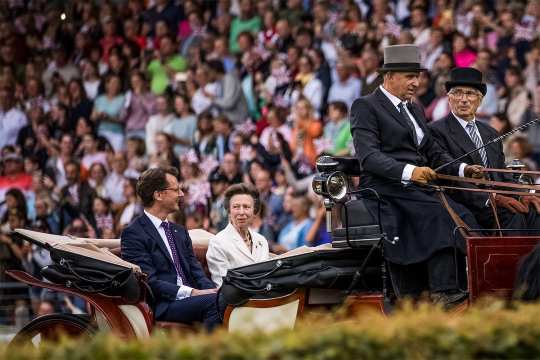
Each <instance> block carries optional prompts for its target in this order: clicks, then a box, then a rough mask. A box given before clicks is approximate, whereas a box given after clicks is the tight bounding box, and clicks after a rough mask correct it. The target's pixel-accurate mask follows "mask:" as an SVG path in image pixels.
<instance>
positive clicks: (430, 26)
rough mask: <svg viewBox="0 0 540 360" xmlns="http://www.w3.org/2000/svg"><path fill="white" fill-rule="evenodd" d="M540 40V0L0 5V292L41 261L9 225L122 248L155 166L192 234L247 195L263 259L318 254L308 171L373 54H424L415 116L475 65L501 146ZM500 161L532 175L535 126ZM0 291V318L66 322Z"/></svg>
mask: <svg viewBox="0 0 540 360" xmlns="http://www.w3.org/2000/svg"><path fill="white" fill-rule="evenodd" d="M539 34H540V1H539V0H529V1H514V0H513V1H504V0H493V1H470V0H464V1H453V0H438V1H421V0H393V1H392V0H374V1H365V0H337V1H325V0H258V1H251V0H184V1H175V0H111V1H88V0H73V1H45V0H28V1H23V0H5V1H1V2H0V171H1V172H0V204H1V206H0V223H1V224H0V285H1V284H2V283H7V282H9V281H10V280H9V279H8V278H7V277H6V275H4V269H6V268H24V269H25V270H27V271H30V272H32V273H34V274H35V275H36V276H39V274H38V271H37V269H39V268H40V267H42V266H43V265H44V264H46V263H47V262H48V261H49V259H48V256H47V254H46V253H44V252H42V251H41V250H40V249H38V248H36V247H33V246H31V245H29V244H23V243H19V242H18V241H17V240H16V239H14V238H12V236H11V235H10V234H11V229H14V228H17V227H26V228H30V229H35V230H39V231H45V232H48V233H51V234H71V235H75V236H82V237H101V238H115V237H119V235H120V232H121V231H122V228H123V227H125V226H126V225H127V224H129V222H130V221H131V220H132V219H133V218H134V217H135V216H137V215H138V214H139V213H141V211H142V207H141V205H140V203H139V202H138V200H137V197H136V194H135V184H136V179H137V177H138V175H139V174H140V173H141V172H142V171H144V170H145V169H147V168H149V167H157V166H164V165H172V166H174V167H177V168H179V169H180V173H181V178H182V179H181V182H182V186H183V190H184V193H185V198H184V206H183V207H182V211H181V212H179V213H178V214H175V219H174V220H175V221H176V222H178V223H182V224H185V225H186V226H187V228H188V229H191V228H204V229H207V230H209V231H211V232H217V231H219V230H221V229H223V228H224V227H225V226H226V224H227V214H226V213H225V212H224V209H223V193H224V190H225V189H226V188H227V187H228V186H229V185H230V184H233V183H237V182H247V183H252V184H254V185H255V187H256V188H257V189H258V191H259V192H260V194H261V198H262V200H263V204H264V206H263V208H262V211H261V212H260V214H258V217H257V220H256V223H255V224H254V227H255V228H256V229H257V230H258V231H259V232H260V233H262V234H263V235H264V236H265V237H266V238H267V239H268V240H269V242H270V244H271V250H272V251H273V252H283V251H286V250H290V249H292V248H294V247H297V246H301V245H319V244H322V243H325V242H328V241H329V238H328V235H327V233H326V229H325V224H324V221H323V219H324V207H323V206H322V204H321V202H320V200H319V199H317V197H316V196H314V195H313V194H312V193H311V192H310V189H311V176H312V175H313V173H314V171H315V170H314V164H315V159H316V158H317V156H318V155H319V154H321V153H327V154H333V155H354V149H353V146H352V138H351V134H350V128H349V122H348V111H349V108H350V106H351V104H352V102H353V101H354V100H355V99H356V98H358V97H359V96H362V95H366V94H369V93H370V92H372V91H373V90H374V89H375V88H376V87H377V86H378V85H380V84H381V82H382V77H381V76H380V75H379V74H378V73H377V69H378V67H379V65H380V64H381V62H382V49H383V48H384V46H386V45H391V44H406V43H415V44H416V45H418V46H419V47H420V49H421V51H422V63H423V66H424V67H426V68H427V69H428V70H429V71H428V72H426V73H422V76H421V82H420V88H419V91H418V96H417V101H418V102H419V103H420V104H422V105H423V106H424V109H425V112H426V115H427V118H428V119H429V121H437V120H438V119H440V118H442V117H444V116H446V115H447V114H448V112H449V108H448V102H447V97H446V92H445V89H444V83H445V81H447V80H448V78H449V72H450V70H451V69H452V68H453V67H456V66H457V67H460V66H473V67H475V68H477V69H478V70H480V71H481V72H482V73H483V74H484V80H485V82H487V86H488V91H487V94H486V96H485V98H484V100H483V103H482V106H481V108H480V109H479V114H478V118H479V119H480V120H482V121H486V122H489V123H490V124H491V125H492V126H493V127H494V128H496V129H497V130H498V131H499V132H500V133H501V134H503V133H505V132H507V131H509V130H511V129H512V128H515V127H517V126H519V125H520V124H522V123H523V122H526V121H528V120H530V119H532V118H534V117H535V116H536V114H538V113H539V112H540V36H539ZM505 153H506V155H507V158H508V159H509V160H511V159H514V158H519V159H521V160H522V161H524V162H525V163H526V164H527V165H528V166H529V168H531V169H536V168H537V167H538V165H537V164H538V163H540V126H533V127H530V128H529V129H528V130H527V132H523V133H519V134H517V135H515V136H512V137H510V138H508V139H507V140H506V141H505ZM0 292H1V294H0V295H2V296H0V297H1V298H2V300H0V323H6V322H9V321H11V320H12V319H10V318H9V316H8V314H13V309H16V311H15V312H16V313H18V316H19V318H22V319H24V316H27V315H28V316H29V315H30V314H31V313H33V314H37V313H47V312H50V311H52V309H54V308H57V307H59V306H61V307H64V308H67V309H68V310H69V311H72V312H73V311H75V312H76V311H78V310H77V309H79V308H78V307H77V306H78V305H77V304H76V303H73V301H70V299H69V298H66V299H61V300H58V299H56V298H55V295H54V294H46V293H42V292H41V291H39V290H33V291H32V293H31V294H30V298H31V301H30V302H29V303H30V304H31V307H25V306H24V303H25V300H24V297H21V296H20V294H21V292H23V293H24V292H27V290H26V289H17V288H16V287H15V288H8V287H0ZM21 321H22V320H21Z"/></svg>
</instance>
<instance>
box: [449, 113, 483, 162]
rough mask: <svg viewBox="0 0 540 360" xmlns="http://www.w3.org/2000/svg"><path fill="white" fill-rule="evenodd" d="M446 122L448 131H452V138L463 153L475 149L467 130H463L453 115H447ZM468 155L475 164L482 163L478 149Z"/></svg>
mask: <svg viewBox="0 0 540 360" xmlns="http://www.w3.org/2000/svg"><path fill="white" fill-rule="evenodd" d="M447 124H448V128H449V130H450V132H451V133H452V136H451V138H452V140H453V141H454V142H455V143H456V144H457V145H458V146H459V147H460V148H461V150H463V151H464V153H468V152H470V151H473V150H474V149H476V146H475V145H474V143H473V141H472V140H471V137H470V136H469V134H467V131H465V129H464V128H463V126H461V124H460V123H459V121H458V119H456V118H455V117H454V115H452V114H450V115H449V117H448V123H447ZM469 157H471V158H472V159H473V161H474V163H475V164H482V158H481V157H480V154H479V153H478V151H477V152H474V153H472V154H470V155H469Z"/></svg>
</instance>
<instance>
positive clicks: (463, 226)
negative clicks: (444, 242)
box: [439, 191, 478, 237]
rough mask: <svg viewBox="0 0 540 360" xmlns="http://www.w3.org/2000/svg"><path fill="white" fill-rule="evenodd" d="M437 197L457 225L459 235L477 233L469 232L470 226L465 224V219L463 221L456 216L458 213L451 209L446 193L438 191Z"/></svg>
mask: <svg viewBox="0 0 540 360" xmlns="http://www.w3.org/2000/svg"><path fill="white" fill-rule="evenodd" d="M439 199H441V203H442V204H443V206H444V207H445V208H446V211H448V215H450V217H451V218H452V220H453V221H454V223H455V224H456V225H457V226H458V229H459V232H460V233H461V236H463V237H465V236H466V235H467V234H470V235H475V236H476V235H478V234H476V233H473V232H471V231H470V230H471V228H470V226H469V225H467V224H466V223H465V221H463V220H462V219H461V218H460V217H459V216H458V214H456V212H455V211H454V209H452V207H451V206H450V204H449V203H448V199H447V198H446V195H444V192H443V191H439Z"/></svg>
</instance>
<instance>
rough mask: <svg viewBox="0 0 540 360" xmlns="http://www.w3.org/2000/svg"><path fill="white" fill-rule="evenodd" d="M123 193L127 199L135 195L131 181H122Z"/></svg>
mask: <svg viewBox="0 0 540 360" xmlns="http://www.w3.org/2000/svg"><path fill="white" fill-rule="evenodd" d="M123 194H124V197H125V198H126V199H129V198H130V197H132V196H134V195H135V189H134V188H133V186H131V183H130V182H129V181H126V182H124V189H123Z"/></svg>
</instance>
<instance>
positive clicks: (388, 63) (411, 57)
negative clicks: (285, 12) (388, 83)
mask: <svg viewBox="0 0 540 360" xmlns="http://www.w3.org/2000/svg"><path fill="white" fill-rule="evenodd" d="M387 71H400V72H409V71H412V72H418V71H426V69H424V68H423V67H422V65H421V64H420V49H419V48H418V46H416V45H411V44H407V45H391V46H387V47H385V48H384V64H383V66H382V67H381V68H380V69H379V72H387Z"/></svg>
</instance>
